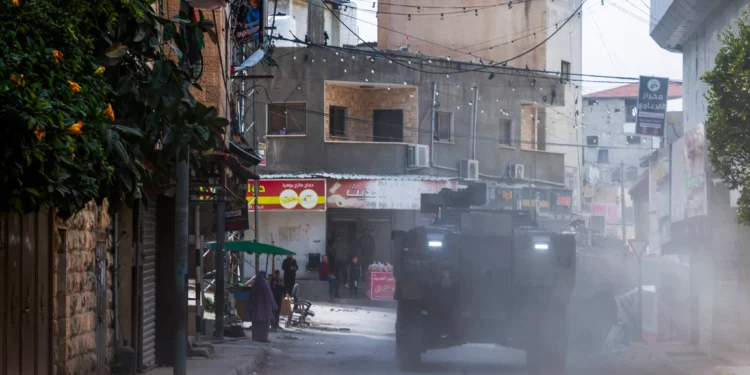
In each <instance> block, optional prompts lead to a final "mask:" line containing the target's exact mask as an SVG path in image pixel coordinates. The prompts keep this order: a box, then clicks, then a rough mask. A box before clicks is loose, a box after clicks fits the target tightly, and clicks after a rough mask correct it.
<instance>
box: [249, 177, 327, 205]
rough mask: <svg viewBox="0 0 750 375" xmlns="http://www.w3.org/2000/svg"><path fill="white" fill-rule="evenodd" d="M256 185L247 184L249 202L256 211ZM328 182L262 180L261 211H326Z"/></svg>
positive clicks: (260, 186)
mask: <svg viewBox="0 0 750 375" xmlns="http://www.w3.org/2000/svg"><path fill="white" fill-rule="evenodd" d="M254 187H255V186H254V184H253V181H248V183H247V202H248V203H249V205H250V206H249V209H250V210H253V209H254V203H255V202H254V194H253V193H254V191H253V189H254ZM325 209H326V180H260V181H258V210H259V211H325Z"/></svg>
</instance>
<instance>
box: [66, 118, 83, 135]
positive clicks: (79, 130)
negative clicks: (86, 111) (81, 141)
mask: <svg viewBox="0 0 750 375" xmlns="http://www.w3.org/2000/svg"><path fill="white" fill-rule="evenodd" d="M68 131H69V132H71V133H73V134H76V135H81V134H83V121H78V122H76V123H75V124H73V125H70V126H69V127H68Z"/></svg>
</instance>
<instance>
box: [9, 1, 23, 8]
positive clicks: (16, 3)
mask: <svg viewBox="0 0 750 375" xmlns="http://www.w3.org/2000/svg"><path fill="white" fill-rule="evenodd" d="M11 1H12V2H13V5H15V6H17V7H18V6H21V4H20V3H19V2H18V0H11Z"/></svg>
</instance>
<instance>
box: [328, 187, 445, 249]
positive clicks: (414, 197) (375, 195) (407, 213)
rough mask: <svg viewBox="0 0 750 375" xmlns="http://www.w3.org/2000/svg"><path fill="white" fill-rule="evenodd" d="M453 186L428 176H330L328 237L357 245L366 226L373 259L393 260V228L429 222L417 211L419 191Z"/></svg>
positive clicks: (432, 191)
mask: <svg viewBox="0 0 750 375" xmlns="http://www.w3.org/2000/svg"><path fill="white" fill-rule="evenodd" d="M444 188H449V189H454V190H455V189H456V182H455V181H450V180H447V179H438V178H433V177H430V176H361V177H359V178H357V176H356V175H354V176H352V175H349V176H329V178H328V190H327V193H328V195H327V198H328V211H327V215H326V217H327V226H328V236H329V237H328V238H331V237H332V236H333V234H334V233H336V234H339V235H341V236H342V238H343V239H344V240H345V241H346V242H347V246H348V247H351V248H356V246H357V240H358V238H359V237H360V236H361V235H362V233H363V232H364V230H365V229H367V230H368V231H369V232H370V234H371V235H372V236H373V237H374V239H375V248H376V249H375V254H373V261H374V262H380V263H392V258H393V255H392V244H391V231H392V230H409V229H412V228H414V227H418V226H421V225H428V224H430V223H431V222H432V219H433V218H432V216H431V215H425V214H422V213H420V212H419V209H420V200H421V194H425V193H437V192H439V191H440V190H441V189H444Z"/></svg>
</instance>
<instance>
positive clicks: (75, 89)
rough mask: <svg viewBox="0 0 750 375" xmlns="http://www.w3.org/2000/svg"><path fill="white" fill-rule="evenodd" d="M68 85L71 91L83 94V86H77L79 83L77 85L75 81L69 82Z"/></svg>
mask: <svg viewBox="0 0 750 375" xmlns="http://www.w3.org/2000/svg"><path fill="white" fill-rule="evenodd" d="M68 85H69V86H70V91H71V92H81V85H79V84H77V83H75V82H73V81H68Z"/></svg>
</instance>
